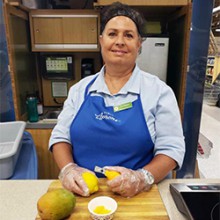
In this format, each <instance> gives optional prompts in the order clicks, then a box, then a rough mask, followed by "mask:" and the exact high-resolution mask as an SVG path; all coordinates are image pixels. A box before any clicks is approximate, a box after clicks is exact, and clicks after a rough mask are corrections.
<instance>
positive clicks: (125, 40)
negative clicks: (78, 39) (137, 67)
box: [100, 16, 141, 67]
mask: <svg viewBox="0 0 220 220" xmlns="http://www.w3.org/2000/svg"><path fill="white" fill-rule="evenodd" d="M100 45H101V50H102V57H103V60H104V62H105V64H106V65H126V66H128V67H130V66H131V65H132V66H134V63H135V61H136V58H137V56H138V53H139V49H140V47H141V38H140V37H139V34H138V31H137V27H136V25H135V23H134V22H133V21H132V20H131V19H130V18H128V17H125V16H116V17H114V18H112V19H110V20H109V21H108V22H107V24H106V26H105V29H104V31H103V33H102V35H101V36H100Z"/></svg>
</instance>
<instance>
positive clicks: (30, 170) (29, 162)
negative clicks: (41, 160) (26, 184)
mask: <svg viewBox="0 0 220 220" xmlns="http://www.w3.org/2000/svg"><path fill="white" fill-rule="evenodd" d="M37 178H38V159H37V152H36V146H35V144H34V141H33V138H32V136H31V134H30V133H29V132H27V131H24V134H23V138H22V146H21V151H20V154H19V157H18V160H17V164H16V166H15V169H14V174H13V176H11V177H10V179H37Z"/></svg>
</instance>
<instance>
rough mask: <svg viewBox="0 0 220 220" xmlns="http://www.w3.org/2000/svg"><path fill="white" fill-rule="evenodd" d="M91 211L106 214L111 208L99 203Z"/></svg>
mask: <svg viewBox="0 0 220 220" xmlns="http://www.w3.org/2000/svg"><path fill="white" fill-rule="evenodd" d="M93 212H95V213H96V214H108V213H109V212H111V210H109V209H106V208H105V206H103V205H100V206H96V208H95V209H94V210H93Z"/></svg>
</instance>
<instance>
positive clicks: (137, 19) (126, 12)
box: [101, 2, 145, 36]
mask: <svg viewBox="0 0 220 220" xmlns="http://www.w3.org/2000/svg"><path fill="white" fill-rule="evenodd" d="M116 16H125V17H128V18H130V19H131V20H132V21H133V22H134V23H135V24H136V27H137V30H138V33H139V34H140V35H141V36H142V34H143V31H144V24H145V19H144V17H143V16H142V15H141V14H140V13H139V12H138V11H136V10H134V9H133V8H131V7H129V6H128V5H126V4H122V3H120V2H114V3H112V4H111V5H109V6H106V7H104V8H103V9H102V11H101V33H102V32H103V31H104V29H105V26H106V24H107V23H108V21H109V20H111V19H112V18H113V17H116Z"/></svg>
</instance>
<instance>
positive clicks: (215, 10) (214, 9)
mask: <svg viewBox="0 0 220 220" xmlns="http://www.w3.org/2000/svg"><path fill="white" fill-rule="evenodd" d="M218 11H220V6H218V7H216V8H213V10H212V13H215V12H218Z"/></svg>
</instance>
